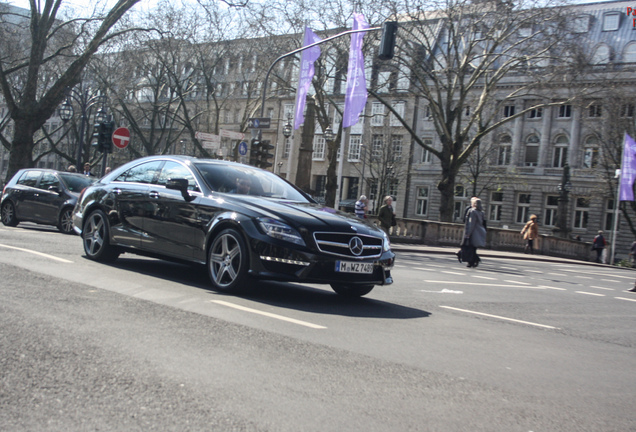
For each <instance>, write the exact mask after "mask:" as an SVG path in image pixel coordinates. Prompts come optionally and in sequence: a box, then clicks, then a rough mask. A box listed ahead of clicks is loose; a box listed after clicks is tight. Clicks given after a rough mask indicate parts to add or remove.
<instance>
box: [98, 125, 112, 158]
mask: <svg viewBox="0 0 636 432" xmlns="http://www.w3.org/2000/svg"><path fill="white" fill-rule="evenodd" d="M102 127H103V130H102V134H101V136H100V139H101V148H102V153H112V152H113V132H114V131H115V122H113V121H109V122H105V123H102Z"/></svg>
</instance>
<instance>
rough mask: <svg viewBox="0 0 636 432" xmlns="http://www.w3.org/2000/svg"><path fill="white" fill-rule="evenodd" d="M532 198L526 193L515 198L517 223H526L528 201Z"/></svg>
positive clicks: (528, 212)
mask: <svg viewBox="0 0 636 432" xmlns="http://www.w3.org/2000/svg"><path fill="white" fill-rule="evenodd" d="M531 198H532V196H531V195H530V194H526V193H520V194H519V196H518V197H517V216H516V219H515V220H516V222H517V223H526V222H527V221H528V219H529V218H530V199H531Z"/></svg>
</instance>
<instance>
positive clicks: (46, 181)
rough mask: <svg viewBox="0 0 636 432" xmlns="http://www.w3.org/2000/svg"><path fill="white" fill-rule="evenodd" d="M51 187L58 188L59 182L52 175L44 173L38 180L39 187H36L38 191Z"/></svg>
mask: <svg viewBox="0 0 636 432" xmlns="http://www.w3.org/2000/svg"><path fill="white" fill-rule="evenodd" d="M51 186H58V187H59V186H60V181H59V180H58V179H57V177H55V175H53V173H48V172H45V173H44V174H42V179H41V180H40V185H39V186H38V187H39V188H40V189H44V190H48V189H49V187H51Z"/></svg>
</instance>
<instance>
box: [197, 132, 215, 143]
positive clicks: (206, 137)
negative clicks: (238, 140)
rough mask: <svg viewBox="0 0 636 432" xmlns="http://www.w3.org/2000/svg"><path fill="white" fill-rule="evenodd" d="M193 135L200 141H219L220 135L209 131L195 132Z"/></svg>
mask: <svg viewBox="0 0 636 432" xmlns="http://www.w3.org/2000/svg"><path fill="white" fill-rule="evenodd" d="M194 137H195V138H196V139H198V140H201V141H212V142H217V141H218V142H221V137H220V136H219V135H214V134H211V133H205V132H198V131H197V132H195V133H194Z"/></svg>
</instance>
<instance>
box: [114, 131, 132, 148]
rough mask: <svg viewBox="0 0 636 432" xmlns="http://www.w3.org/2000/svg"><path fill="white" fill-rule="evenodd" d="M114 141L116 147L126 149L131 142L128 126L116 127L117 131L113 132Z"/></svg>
mask: <svg viewBox="0 0 636 432" xmlns="http://www.w3.org/2000/svg"><path fill="white" fill-rule="evenodd" d="M112 141H113V144H114V145H115V147H117V148H120V149H125V148H126V147H127V146H128V143H129V142H130V131H129V130H128V128H125V127H120V128H117V129H115V132H113V137H112Z"/></svg>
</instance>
